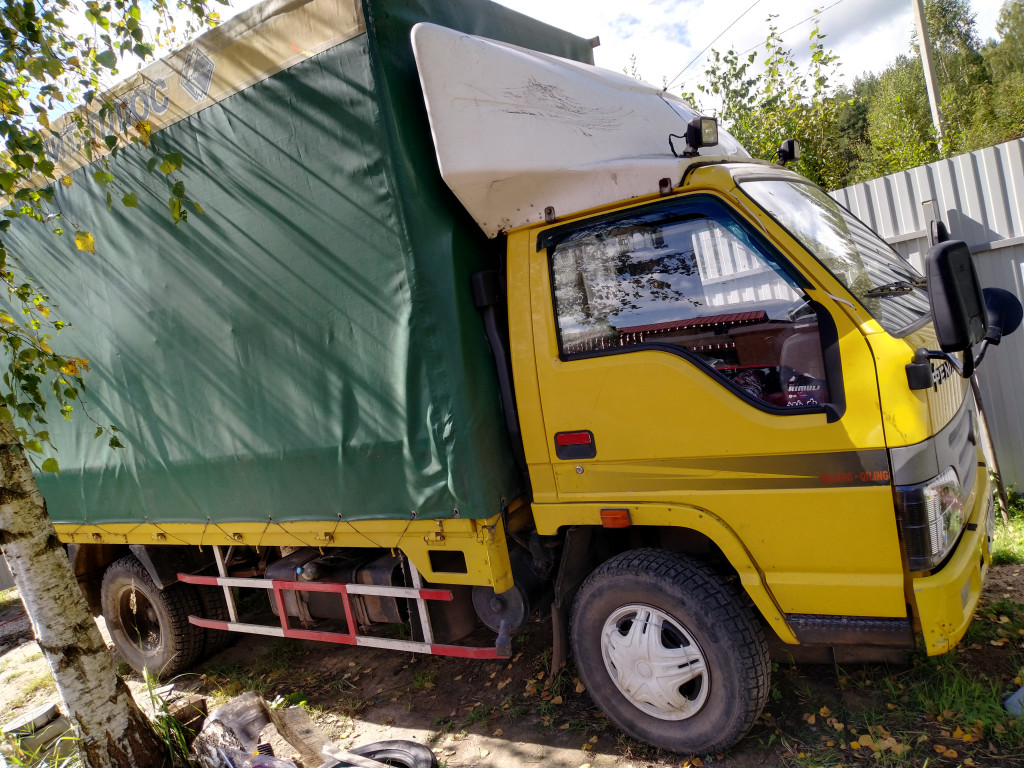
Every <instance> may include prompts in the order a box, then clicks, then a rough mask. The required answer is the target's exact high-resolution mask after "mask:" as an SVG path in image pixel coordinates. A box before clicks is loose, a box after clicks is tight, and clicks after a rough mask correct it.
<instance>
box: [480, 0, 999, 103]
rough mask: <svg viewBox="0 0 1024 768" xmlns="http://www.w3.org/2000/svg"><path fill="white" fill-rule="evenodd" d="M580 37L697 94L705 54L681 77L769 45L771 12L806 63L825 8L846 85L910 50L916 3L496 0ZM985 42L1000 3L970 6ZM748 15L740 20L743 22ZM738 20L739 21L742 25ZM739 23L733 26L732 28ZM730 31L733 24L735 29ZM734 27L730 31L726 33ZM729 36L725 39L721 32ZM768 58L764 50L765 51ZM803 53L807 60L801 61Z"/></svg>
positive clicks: (613, 58)
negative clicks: (731, 53)
mask: <svg viewBox="0 0 1024 768" xmlns="http://www.w3.org/2000/svg"><path fill="white" fill-rule="evenodd" d="M498 2H500V3H501V4H502V5H505V6H508V7H509V8H513V9H515V10H517V11H520V12H522V13H525V14H526V15H527V16H532V17H534V18H536V19H540V20H541V21H545V22H547V23H549V24H553V25H554V26H556V27H560V28H562V29H565V30H568V31H570V32H573V33H574V34H577V35H579V36H580V37H586V38H592V37H595V36H599V37H600V38H601V45H600V46H599V47H598V48H597V49H596V50H595V51H594V59H595V62H596V63H597V65H598V66H600V67H604V68H605V69H611V70H615V71H617V72H622V71H623V70H628V68H629V67H630V56H631V55H635V56H636V70H637V72H638V73H639V74H640V76H641V77H642V78H643V79H644V80H646V81H648V82H650V83H653V84H655V85H659V86H660V85H663V84H664V83H665V81H670V82H674V84H673V86H672V87H673V90H674V91H675V92H676V93H678V92H679V90H678V87H679V86H680V85H682V86H683V87H684V88H685V90H687V91H694V90H696V83H697V81H698V80H699V79H700V75H701V71H702V70H703V67H704V64H705V63H706V61H707V55H708V54H703V55H702V56H700V58H698V59H697V61H696V62H694V63H693V64H692V65H690V66H689V67H688V68H687V69H686V71H685V72H683V74H682V75H681V76H679V77H678V79H677V75H678V73H679V72H680V71H681V70H683V69H684V67H687V64H689V63H690V62H691V60H693V59H694V58H696V57H698V55H699V54H700V53H701V51H702V50H703V49H704V48H705V47H706V46H708V45H709V44H711V43H712V41H713V40H715V38H717V37H718V36H719V35H721V37H720V38H719V39H718V40H717V42H715V43H714V44H713V45H712V48H714V49H717V50H718V51H720V52H722V53H724V52H725V51H728V50H729V49H730V48H733V49H735V50H737V51H739V52H745V51H747V49H749V48H753V47H754V46H757V45H759V44H760V43H763V42H764V39H765V36H766V35H767V31H768V25H767V23H766V19H767V18H768V16H769V15H770V14H777V16H778V18H776V19H775V24H776V26H777V27H778V28H779V30H785V29H788V28H790V27H793V29H792V30H791V31H789V32H787V33H786V34H785V35H783V40H784V43H785V45H786V47H788V48H789V49H790V50H792V51H793V53H794V57H795V58H796V59H797V61H800V62H805V61H806V60H807V54H806V51H807V47H808V42H809V37H810V34H811V32H812V31H813V29H814V22H813V20H810V21H808V20H807V19H808V17H812V16H813V14H814V10H815V9H816V8H818V9H821V14H820V17H819V18H820V29H821V31H822V32H823V33H824V34H825V35H827V36H826V38H825V40H824V43H825V46H826V48H831V49H832V50H833V51H834V52H835V53H837V54H838V55H839V61H840V62H841V64H842V67H841V68H840V69H839V73H840V75H841V79H843V80H844V81H845V82H846V83H847V84H849V83H852V81H853V79H854V77H856V76H858V75H860V74H862V73H864V72H875V73H876V74H877V73H880V72H881V71H882V70H884V69H885V67H886V65H888V64H889V63H890V62H892V61H893V60H894V59H895V58H896V57H897V56H898V55H899V54H901V53H907V52H908V51H909V49H910V35H911V31H912V30H913V28H914V17H913V5H912V2H913V0H838V1H837V0H498ZM971 6H972V10H973V11H974V13H975V14H976V19H975V21H976V29H977V32H978V36H979V37H980V38H981V39H982V40H987V39H988V38H994V37H996V19H997V18H998V15H999V8H1000V7H1001V6H1002V0H971ZM741 17H742V18H741ZM737 19H738V20H737ZM734 22H735V23H734ZM730 25H733V26H731V27H730ZM727 29H728V31H726V30H727ZM723 33H724V34H723ZM759 50H760V51H761V52H762V55H761V56H759V59H760V58H763V48H762V49H759ZM800 54H803V57H802V59H801V56H800Z"/></svg>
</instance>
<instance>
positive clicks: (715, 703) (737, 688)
mask: <svg viewBox="0 0 1024 768" xmlns="http://www.w3.org/2000/svg"><path fill="white" fill-rule="evenodd" d="M652 628H653V629H654V630H655V631H654V632H651V631H650V629H652ZM571 631H572V649H573V654H574V655H575V659H576V667H577V669H578V670H579V673H580V679H581V680H582V681H583V683H584V685H586V687H587V690H588V691H589V692H590V696H591V698H592V699H593V700H594V702H595V703H596V704H597V706H599V707H600V708H601V710H602V711H603V712H604V713H605V715H607V716H608V719H609V720H611V721H612V722H613V723H615V725H617V726H618V727H619V728H620V729H622V730H623V731H625V732H626V733H627V734H629V735H630V736H632V737H633V738H636V739H639V740H641V741H645V742H647V743H649V744H653V745H654V746H657V747H661V748H664V749H669V750H673V751H675V752H681V753H683V754H690V755H693V754H697V755H703V754H711V753H715V752H720V751H722V750H724V749H727V748H729V747H731V746H732V745H734V744H735V743H736V742H738V741H739V740H740V739H742V738H743V737H744V736H745V735H746V733H747V731H748V730H749V729H750V727H751V726H752V725H753V724H754V721H755V720H756V719H757V717H758V716H759V715H760V713H761V710H762V709H763V707H764V704H765V701H766V700H767V698H768V689H769V674H770V667H769V658H768V646H767V643H766V642H765V638H764V633H763V632H762V631H761V628H760V626H759V625H758V624H757V622H756V621H755V620H754V616H753V615H752V612H751V609H750V608H749V607H748V603H747V601H746V600H744V598H743V595H741V594H740V593H739V592H738V591H737V590H736V589H734V588H733V587H732V586H731V585H730V584H728V583H727V582H726V581H725V580H724V579H723V578H722V577H721V576H719V575H718V574H716V573H715V572H714V571H712V570H711V569H710V568H708V567H707V566H705V565H704V564H703V563H700V562H698V561H695V560H692V559H690V558H688V557H685V556H683V555H678V554H674V553H671V552H665V551H663V550H657V549H637V550H632V551H629V552H625V553H623V554H621V555H618V556H616V557H613V558H612V559H611V560H609V561H607V562H606V563H604V564H603V565H601V566H600V567H599V568H598V569H597V570H595V571H594V572H593V573H592V574H590V576H588V577H587V580H586V581H585V582H584V583H583V586H582V587H580V591H579V593H578V594H577V596H576V601H575V603H574V604H573V611H572V630H571Z"/></svg>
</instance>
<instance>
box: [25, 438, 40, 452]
mask: <svg viewBox="0 0 1024 768" xmlns="http://www.w3.org/2000/svg"><path fill="white" fill-rule="evenodd" d="M24 448H25V450H26V451H32V453H42V452H43V446H42V443H40V442H39V441H38V440H26V441H25V444H24Z"/></svg>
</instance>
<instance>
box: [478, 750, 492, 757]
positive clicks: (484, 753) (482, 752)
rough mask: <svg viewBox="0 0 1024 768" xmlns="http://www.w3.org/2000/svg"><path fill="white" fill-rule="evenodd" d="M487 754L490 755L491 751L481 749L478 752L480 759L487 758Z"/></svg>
mask: <svg viewBox="0 0 1024 768" xmlns="http://www.w3.org/2000/svg"><path fill="white" fill-rule="evenodd" d="M489 754H491V750H489V749H481V750H480V757H487V756H488V755H489Z"/></svg>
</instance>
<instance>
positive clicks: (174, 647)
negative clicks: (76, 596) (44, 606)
mask: <svg viewBox="0 0 1024 768" xmlns="http://www.w3.org/2000/svg"><path fill="white" fill-rule="evenodd" d="M100 603H101V605H102V608H103V618H104V620H105V621H106V623H107V631H109V632H110V638H111V639H112V640H113V641H114V645H115V647H116V648H117V650H118V653H120V654H121V656H123V657H124V659H125V661H127V662H128V664H129V665H131V667H132V669H134V670H135V671H136V672H139V673H141V672H142V671H143V669H148V670H149V672H150V674H153V675H158V676H160V677H167V676H170V675H174V674H176V673H178V672H181V671H182V670H184V669H187V668H188V666H189V665H190V664H191V663H192V662H193V661H194V660H195V659H196V657H197V656H198V655H199V652H200V651H201V650H202V647H203V632H202V630H201V629H200V628H199V627H196V626H193V625H192V624H189V622H188V617H189V614H196V615H198V614H199V612H200V603H199V598H198V597H197V596H196V593H195V591H194V590H193V589H192V588H191V587H190V586H189V585H188V584H181V583H177V584H172V585H170V586H169V587H167V588H166V589H163V590H161V589H159V588H158V587H157V586H156V585H155V584H154V583H153V580H152V578H150V575H149V572H148V571H147V570H146V567H145V566H144V565H143V564H142V563H141V562H139V560H138V559H137V558H136V557H135V556H134V555H128V556H127V557H122V558H121V559H120V560H115V561H114V562H113V563H111V564H110V565H109V566H108V567H107V570H106V572H104V574H103V583H102V585H101V586H100Z"/></svg>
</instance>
